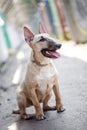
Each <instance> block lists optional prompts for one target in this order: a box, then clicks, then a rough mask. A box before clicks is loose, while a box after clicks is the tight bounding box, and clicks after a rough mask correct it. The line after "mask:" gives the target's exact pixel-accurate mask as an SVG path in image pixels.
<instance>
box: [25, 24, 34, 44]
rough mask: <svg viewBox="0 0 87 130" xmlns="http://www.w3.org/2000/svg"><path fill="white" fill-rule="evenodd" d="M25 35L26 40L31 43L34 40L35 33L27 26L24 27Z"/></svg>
mask: <svg viewBox="0 0 87 130" xmlns="http://www.w3.org/2000/svg"><path fill="white" fill-rule="evenodd" d="M24 37H25V41H26V42H28V43H29V42H30V41H32V40H33V37H34V34H33V33H32V32H31V31H30V30H29V29H28V28H27V27H24Z"/></svg>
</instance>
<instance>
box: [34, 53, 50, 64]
mask: <svg viewBox="0 0 87 130" xmlns="http://www.w3.org/2000/svg"><path fill="white" fill-rule="evenodd" d="M33 59H34V60H32V62H33V63H35V64H36V65H38V66H40V67H44V66H47V65H48V64H41V63H40V62H39V61H38V60H37V59H36V57H35V53H34V52H33Z"/></svg>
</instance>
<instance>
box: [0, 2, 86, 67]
mask: <svg viewBox="0 0 87 130" xmlns="http://www.w3.org/2000/svg"><path fill="white" fill-rule="evenodd" d="M39 22H42V24H43V25H44V27H45V28H46V29H47V31H48V33H49V34H51V35H52V36H55V37H57V38H59V39H60V40H71V39H73V40H74V41H75V42H76V43H84V42H87V0H1V1H0V65H1V64H2V63H4V62H6V61H7V59H8V57H9V56H10V55H12V54H14V53H15V52H16V51H17V50H18V48H19V47H20V46H21V45H22V44H23V42H24V41H23V26H25V25H27V26H29V27H30V28H31V30H32V31H33V32H34V33H38V30H39V29H38V26H39Z"/></svg>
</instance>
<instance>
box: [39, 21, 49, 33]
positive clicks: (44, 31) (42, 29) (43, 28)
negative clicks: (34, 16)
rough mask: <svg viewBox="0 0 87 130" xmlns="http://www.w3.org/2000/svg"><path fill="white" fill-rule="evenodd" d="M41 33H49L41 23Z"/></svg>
mask: <svg viewBox="0 0 87 130" xmlns="http://www.w3.org/2000/svg"><path fill="white" fill-rule="evenodd" d="M39 33H47V30H46V28H45V27H43V25H42V24H41V23H40V24H39Z"/></svg>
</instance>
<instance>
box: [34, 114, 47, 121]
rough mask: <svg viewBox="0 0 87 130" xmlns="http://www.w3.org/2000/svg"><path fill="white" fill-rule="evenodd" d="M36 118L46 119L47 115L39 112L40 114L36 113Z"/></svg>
mask: <svg viewBox="0 0 87 130" xmlns="http://www.w3.org/2000/svg"><path fill="white" fill-rule="evenodd" d="M36 119H37V120H44V119H46V116H45V115H44V114H39V115H36Z"/></svg>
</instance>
